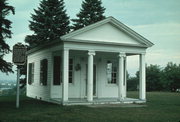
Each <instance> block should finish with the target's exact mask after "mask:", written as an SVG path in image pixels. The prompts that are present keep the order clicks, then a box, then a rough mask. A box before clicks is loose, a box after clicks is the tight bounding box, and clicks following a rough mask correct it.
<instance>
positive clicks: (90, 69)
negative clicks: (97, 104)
mask: <svg viewBox="0 0 180 122" xmlns="http://www.w3.org/2000/svg"><path fill="white" fill-rule="evenodd" d="M94 55H95V52H94V51H89V52H88V85H87V100H88V101H89V102H91V101H93V64H94V63H93V56H94Z"/></svg>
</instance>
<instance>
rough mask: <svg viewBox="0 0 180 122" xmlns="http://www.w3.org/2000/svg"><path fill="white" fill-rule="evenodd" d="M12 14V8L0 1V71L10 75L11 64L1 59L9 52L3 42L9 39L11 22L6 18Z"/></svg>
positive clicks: (8, 48)
mask: <svg viewBox="0 0 180 122" xmlns="http://www.w3.org/2000/svg"><path fill="white" fill-rule="evenodd" d="M10 12H12V14H15V10H14V7H13V6H9V4H8V3H7V0H0V71H1V72H4V73H12V72H13V70H12V63H10V62H6V61H5V60H4V59H3V57H4V56H5V55H6V54H8V53H9V52H11V50H10V47H9V45H8V44H7V43H6V42H5V41H6V39H7V38H11V35H12V32H11V30H10V29H11V23H12V22H11V21H10V20H8V19H7V18H6V17H7V16H8V15H9V14H10Z"/></svg>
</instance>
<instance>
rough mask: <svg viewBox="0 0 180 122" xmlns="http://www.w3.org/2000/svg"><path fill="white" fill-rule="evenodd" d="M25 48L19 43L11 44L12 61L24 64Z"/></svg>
mask: <svg viewBox="0 0 180 122" xmlns="http://www.w3.org/2000/svg"><path fill="white" fill-rule="evenodd" d="M26 51H27V48H26V46H25V45H23V44H21V43H17V44H15V45H14V46H13V63H14V64H16V65H24V64H25V63H26Z"/></svg>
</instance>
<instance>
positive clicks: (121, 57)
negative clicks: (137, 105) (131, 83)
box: [118, 53, 126, 101]
mask: <svg viewBox="0 0 180 122" xmlns="http://www.w3.org/2000/svg"><path fill="white" fill-rule="evenodd" d="M125 56H126V55H125V53H119V75H118V76H119V77H118V78H119V80H118V81H119V84H118V97H119V100H120V101H122V100H124V57H125Z"/></svg>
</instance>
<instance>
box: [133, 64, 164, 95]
mask: <svg viewBox="0 0 180 122" xmlns="http://www.w3.org/2000/svg"><path fill="white" fill-rule="evenodd" d="M161 74H162V69H161V68H160V66H159V65H152V64H151V65H150V66H146V90H147V91H161V90H163V83H162V81H161ZM136 78H137V80H138V82H139V71H137V72H136Z"/></svg>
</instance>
